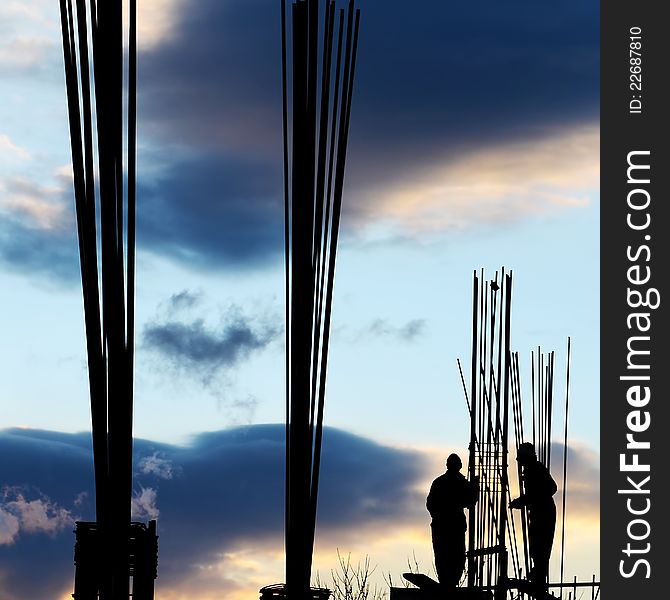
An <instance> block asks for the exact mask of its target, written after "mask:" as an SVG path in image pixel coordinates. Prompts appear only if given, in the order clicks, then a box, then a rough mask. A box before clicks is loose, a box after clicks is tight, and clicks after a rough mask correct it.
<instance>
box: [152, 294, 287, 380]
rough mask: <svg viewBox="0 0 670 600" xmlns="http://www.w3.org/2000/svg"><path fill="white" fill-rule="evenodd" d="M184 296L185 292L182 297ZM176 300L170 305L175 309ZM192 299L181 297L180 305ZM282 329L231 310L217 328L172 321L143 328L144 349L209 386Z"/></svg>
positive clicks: (272, 323) (265, 320)
mask: <svg viewBox="0 0 670 600" xmlns="http://www.w3.org/2000/svg"><path fill="white" fill-rule="evenodd" d="M183 293H184V292H182V294H183ZM174 298H175V297H174V296H173V297H172V298H171V300H170V303H171V305H172V306H174V304H175V302H174ZM188 298H189V296H183V295H180V296H179V297H178V298H177V300H176V302H177V304H178V305H179V304H184V302H186V303H187V304H188V300H187V299H188ZM280 332H281V327H280V325H278V324H277V323H275V322H274V321H270V320H269V319H267V318H265V319H251V318H249V317H247V316H245V315H244V314H243V313H242V312H241V310H240V309H239V308H237V307H235V306H231V307H230V308H228V310H227V311H226V312H225V313H224V314H223V315H222V318H221V323H220V324H219V325H218V326H217V327H210V326H207V325H206V324H205V321H204V319H202V318H198V319H195V320H192V321H188V322H185V321H180V320H176V319H175V318H174V317H169V318H168V319H167V320H163V321H153V322H150V323H148V324H147V325H145V326H144V329H143V331H142V345H143V347H145V348H146V349H148V350H150V351H152V352H154V353H156V354H158V355H160V356H161V358H163V359H164V360H165V361H166V362H167V364H169V365H170V366H171V368H177V369H179V370H180V371H185V372H187V373H192V374H196V375H197V376H198V377H200V378H201V380H202V382H203V383H205V384H209V383H211V382H212V380H213V378H214V377H215V376H216V375H217V374H219V373H221V372H229V371H230V370H231V369H232V368H234V367H235V366H237V365H238V364H240V363H241V362H242V361H244V360H247V359H248V358H249V357H250V356H251V355H252V354H254V353H256V352H259V351H261V350H263V349H264V348H266V347H267V346H268V345H269V344H271V343H272V342H273V341H274V340H275V339H277V338H278V336H279V334H280Z"/></svg>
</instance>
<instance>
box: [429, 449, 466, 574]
mask: <svg viewBox="0 0 670 600" xmlns="http://www.w3.org/2000/svg"><path fill="white" fill-rule="evenodd" d="M462 466H463V464H462V463H461V459H460V458H459V457H458V455H457V454H450V455H449V458H447V472H446V473H444V474H443V475H440V476H439V477H438V478H437V479H436V480H435V481H433V484H432V485H431V486H430V492H429V494H428V498H427V500H426V508H428V512H430V516H431V517H432V521H431V523H430V529H431V533H432V538H433V552H434V553H435V570H436V571H437V579H438V580H439V582H440V583H441V584H442V585H445V586H449V587H456V586H457V585H458V582H459V581H460V579H461V575H462V574H463V569H464V568H465V530H466V529H467V523H466V521H465V513H464V512H463V509H464V508H471V507H473V506H474V505H475V504H476V503H477V499H478V498H479V481H478V479H475V481H474V482H469V481H468V480H467V479H466V478H465V477H464V476H463V475H461V473H460V470H461V467H462Z"/></svg>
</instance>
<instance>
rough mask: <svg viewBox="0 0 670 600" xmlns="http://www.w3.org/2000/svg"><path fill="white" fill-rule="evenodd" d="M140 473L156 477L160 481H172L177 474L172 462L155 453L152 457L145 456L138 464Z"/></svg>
mask: <svg viewBox="0 0 670 600" xmlns="http://www.w3.org/2000/svg"><path fill="white" fill-rule="evenodd" d="M137 466H138V468H139V470H140V473H142V474H144V475H155V476H156V477H158V478H159V479H172V477H174V474H175V470H174V466H173V464H172V461H170V460H168V459H167V458H164V457H162V456H159V454H158V452H154V453H153V454H152V455H151V456H145V457H144V458H142V459H141V460H140V461H139V463H138V465H137Z"/></svg>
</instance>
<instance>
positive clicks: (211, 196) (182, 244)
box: [137, 154, 283, 269]
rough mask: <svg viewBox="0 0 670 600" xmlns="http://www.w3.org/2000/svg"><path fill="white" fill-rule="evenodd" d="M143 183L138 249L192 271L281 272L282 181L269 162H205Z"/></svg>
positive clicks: (197, 160) (202, 157)
mask: <svg viewBox="0 0 670 600" xmlns="http://www.w3.org/2000/svg"><path fill="white" fill-rule="evenodd" d="M168 165H169V169H167V170H166V171H164V172H163V173H161V174H160V175H159V176H158V177H157V179H156V180H155V181H153V182H151V183H148V182H147V183H144V184H142V183H140V186H139V189H138V197H139V198H140V199H141V201H140V206H141V209H140V210H139V211H138V215H137V219H138V234H137V235H138V245H139V247H140V248H141V249H145V250H148V251H151V252H155V253H159V254H162V255H165V256H168V257H170V258H172V259H174V260H177V261H180V262H182V263H185V264H187V265H188V266H189V267H190V268H198V267H200V268H207V269H240V268H248V267H259V266H265V265H268V264H275V265H279V264H280V263H279V253H280V252H281V251H282V249H283V242H282V236H283V228H282V219H283V205H282V201H281V195H280V191H281V187H280V186H281V175H280V170H279V168H278V165H277V166H273V165H270V164H268V163H267V161H258V160H247V159H239V158H236V157H233V156H218V155H214V156H212V155H207V154H199V155H198V156H197V157H191V158H187V159H180V160H178V161H176V162H174V163H171V162H168Z"/></svg>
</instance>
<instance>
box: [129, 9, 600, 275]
mask: <svg viewBox="0 0 670 600" xmlns="http://www.w3.org/2000/svg"><path fill="white" fill-rule="evenodd" d="M485 5H486V10H482V7H481V6H480V5H471V4H467V3H461V4H459V5H458V6H449V5H447V4H445V3H444V2H437V1H434V2H430V3H428V4H427V5H426V6H425V7H423V9H422V10H420V11H412V10H408V9H407V6H406V3H404V2H401V1H400V0H389V1H381V0H371V1H368V2H366V3H365V5H364V6H363V14H362V26H361V40H360V48H359V70H358V79H357V82H356V90H355V94H354V106H353V114H352V132H351V138H350V152H349V158H348V164H347V184H346V191H345V196H346V197H345V202H344V210H345V213H346V218H347V219H348V221H345V223H347V226H352V225H353V226H354V227H357V228H358V230H359V231H362V232H363V233H365V228H366V227H368V226H373V227H374V226H380V225H381V226H383V227H387V228H389V227H390V228H391V229H400V230H401V233H404V234H408V233H409V234H411V235H415V234H420V233H423V232H425V231H430V232H437V233H444V232H445V231H454V230H462V229H465V228H468V227H472V226H478V225H481V224H495V225H501V224H507V223H513V222H515V221H517V220H519V219H523V218H528V217H532V216H534V215H538V214H551V213H552V212H553V211H555V210H556V209H557V207H568V206H580V205H582V204H583V203H584V202H585V198H586V196H587V192H588V191H590V188H591V187H593V185H594V184H593V181H595V180H597V173H596V176H595V179H594V176H593V173H594V170H596V171H597V158H596V157H597V155H598V149H597V129H596V127H597V125H595V124H596V123H597V119H598V106H599V95H598V94H599V92H598V62H599V42H598V36H599V31H598V27H599V25H598V23H599V16H598V6H597V4H594V3H587V4H584V3H582V2H578V1H577V0H570V1H568V2H564V3H561V4H560V5H556V6H554V7H553V13H552V14H553V15H554V18H552V19H548V18H547V17H546V14H545V13H544V12H543V9H542V7H541V6H539V5H537V4H536V3H533V2H531V1H530V0H521V1H519V2H517V3H514V4H513V5H500V4H499V3H495V2H492V1H489V0H487V1H485ZM173 15H174V22H173V24H172V25H171V28H172V29H171V31H172V34H171V35H169V36H164V37H162V38H161V39H160V41H159V43H157V44H156V45H155V46H153V47H152V48H150V49H147V50H145V51H144V52H143V54H142V57H141V62H142V85H141V87H140V106H141V107H142V109H141V110H142V113H141V115H140V118H141V119H142V122H143V131H144V132H145V133H144V135H146V139H147V140H148V141H149V142H150V145H153V147H154V148H160V147H164V146H168V147H169V148H170V150H169V151H163V152H161V151H160V150H159V149H156V150H154V151H152V152H153V154H152V160H155V161H156V160H157V162H158V163H160V165H161V168H159V169H158V175H155V176H148V177H147V178H146V180H145V182H144V184H143V187H142V191H141V197H143V198H144V206H145V208H144V213H145V214H144V215H143V216H142V215H140V217H139V218H140V232H139V234H138V236H139V237H138V239H139V240H140V244H142V243H144V244H145V247H146V248H147V249H150V250H152V251H155V252H158V253H161V254H165V255H167V256H170V257H171V258H173V259H175V260H179V261H182V262H184V263H188V264H189V265H191V266H203V267H208V268H228V269H229V268H239V267H246V268H253V267H258V266H260V265H264V264H269V263H270V262H271V261H272V260H275V261H277V258H276V257H277V255H278V254H279V253H280V252H281V249H282V244H281V236H282V209H281V186H282V176H281V97H280V96H281V80H280V65H279V61H278V58H277V49H278V48H279V45H280V39H279V14H278V6H277V5H275V4H273V3H271V2H267V0H246V1H245V2H241V1H233V2H218V1H215V0H204V1H201V2H197V3H195V2H189V3H187V5H184V6H182V8H181V9H180V10H178V11H175V12H174V13H173ZM428 15H429V18H428ZM428 23H429V25H427V24H428ZM566 31H569V32H570V35H569V36H566V35H565V32H566ZM445 32H449V34H448V35H445ZM389 40H393V43H392V44H390V43H389ZM213 73H216V77H213V76H212V74H213ZM556 132H566V133H565V135H563V134H559V133H556ZM594 137H595V143H594ZM582 143H585V144H586V145H584V146H583V147H582V146H581V144H582ZM175 146H176V147H178V148H181V149H182V150H183V151H182V152H175V151H174V147H175ZM184 149H186V150H184ZM574 150H578V154H579V156H580V157H582V158H584V157H586V159H587V160H586V163H584V164H582V162H580V160H578V159H577V158H576V157H575V158H574V159H571V155H572V154H573V151H574ZM552 157H553V158H552ZM585 176H586V177H585ZM570 182H572V183H570ZM587 188H588V189H587ZM186 199H188V200H186ZM275 264H276V265H277V266H278V262H275Z"/></svg>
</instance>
